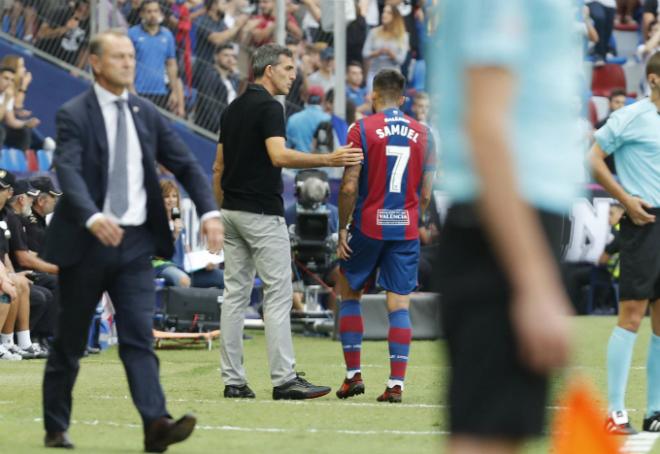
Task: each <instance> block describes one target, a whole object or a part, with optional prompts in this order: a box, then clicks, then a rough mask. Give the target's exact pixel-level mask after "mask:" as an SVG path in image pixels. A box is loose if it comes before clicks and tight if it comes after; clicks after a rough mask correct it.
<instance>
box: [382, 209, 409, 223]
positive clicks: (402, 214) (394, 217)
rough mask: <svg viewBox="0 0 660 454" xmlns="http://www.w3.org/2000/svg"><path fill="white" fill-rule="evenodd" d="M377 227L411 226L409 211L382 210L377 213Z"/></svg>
mask: <svg viewBox="0 0 660 454" xmlns="http://www.w3.org/2000/svg"><path fill="white" fill-rule="evenodd" d="M376 224H377V225H410V216H409V215H408V210H387V209H380V210H378V211H377V212H376Z"/></svg>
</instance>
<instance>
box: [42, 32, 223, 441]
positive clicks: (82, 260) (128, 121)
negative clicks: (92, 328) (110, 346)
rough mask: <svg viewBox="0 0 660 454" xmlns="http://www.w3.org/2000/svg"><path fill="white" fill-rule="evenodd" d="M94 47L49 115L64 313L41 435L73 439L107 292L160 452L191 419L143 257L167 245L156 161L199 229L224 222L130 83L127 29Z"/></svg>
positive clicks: (171, 135)
mask: <svg viewBox="0 0 660 454" xmlns="http://www.w3.org/2000/svg"><path fill="white" fill-rule="evenodd" d="M89 47H90V49H89V52H90V59H89V60H90V61H89V63H90V66H91V67H92V70H93V73H94V79H95V83H94V85H93V86H92V87H91V88H90V89H88V90H87V91H85V92H84V93H82V94H80V95H79V96H77V97H75V98H73V99H72V100H70V101H68V102H67V103H65V104H64V105H63V106H62V107H61V108H60V109H59V110H58V112H57V116H56V126H57V138H58V144H57V145H58V146H57V150H56V151H55V159H54V167H55V168H56V171H57V179H58V181H59V183H60V186H61V188H62V192H63V195H62V198H61V199H60V202H59V203H58V204H57V206H56V208H55V213H54V214H53V218H52V221H51V223H50V225H49V227H48V230H47V231H46V243H45V247H44V259H45V260H48V261H49V262H51V263H54V264H56V265H57V266H59V271H60V272H59V284H60V296H61V311H60V318H59V320H58V329H57V330H56V333H57V334H56V336H55V340H54V342H53V347H52V349H51V352H50V355H49V357H48V362H47V364H46V371H45V376H44V382H43V409H44V426H45V429H46V437H45V445H46V447H52V448H72V447H73V443H72V441H71V439H70V438H69V435H68V433H67V430H68V428H69V425H70V422H71V421H70V418H71V410H72V403H73V402H72V394H73V386H74V384H75V381H76V377H77V375H78V371H79V369H80V364H79V360H80V358H81V357H82V355H83V352H84V351H85V345H86V344H87V334H88V330H89V325H90V323H91V321H92V316H93V315H94V311H95V309H96V305H97V303H98V301H99V300H100V298H101V295H102V294H103V292H105V291H107V292H108V293H109V295H110V298H111V299H112V303H113V306H114V308H115V311H116V320H117V330H118V336H119V357H120V359H121V361H122V363H123V365H124V368H125V370H126V376H127V379H128V385H129V388H130V392H131V397H132V399H133V403H134V405H135V407H136V409H137V411H138V412H139V414H140V416H141V418H142V424H143V427H144V450H145V451H146V452H163V451H165V450H166V449H167V447H168V446H169V445H171V444H173V443H177V442H180V441H183V440H185V439H186V438H188V437H189V436H190V434H191V433H192V431H193V430H194V428H195V424H196V418H195V417H194V416H193V415H191V414H187V415H184V416H183V417H182V418H180V419H178V420H174V419H172V417H171V415H170V414H169V412H168V411H167V407H166V403H165V395H164V393H163V389H162V387H161V384H160V378H159V363H158V358H157V357H156V354H155V353H154V351H153V335H152V326H153V319H152V318H153V311H154V301H155V293H154V292H155V290H154V284H153V279H154V272H153V269H152V267H151V260H150V259H151V257H152V256H154V255H158V256H161V257H171V256H172V254H173V252H174V242H173V241H172V232H171V231H170V228H169V225H168V221H167V214H166V212H165V206H164V204H163V197H162V196H161V189H160V185H159V184H158V174H157V168H156V162H158V163H160V164H162V165H163V166H164V167H165V168H167V169H168V170H169V171H171V172H172V173H173V174H174V175H175V176H176V178H177V179H178V180H179V181H180V182H181V183H182V184H183V186H184V187H185V189H186V191H187V192H188V194H189V195H190V198H191V199H192V200H193V202H194V203H195V205H196V207H197V212H198V213H200V214H201V219H200V224H201V232H202V235H208V234H210V233H212V232H213V231H215V230H220V229H221V228H222V226H221V223H220V213H219V212H218V211H217V210H216V208H215V204H214V203H213V199H212V197H211V188H210V186H209V184H208V183H207V179H206V176H205V175H204V172H203V171H202V169H201V167H200V166H199V164H198V163H197V161H195V158H194V157H193V155H192V153H191V152H190V150H189V149H188V148H187V147H186V146H185V145H184V144H183V142H182V141H181V139H180V138H179V137H178V136H177V135H176V133H175V132H174V131H173V129H172V127H171V126H170V125H169V123H168V122H167V121H166V120H165V119H164V118H163V117H162V116H161V115H160V113H158V111H157V110H156V108H155V106H154V105H153V104H151V103H150V102H149V101H147V100H144V99H142V98H140V97H139V96H134V95H132V94H130V93H129V91H128V89H129V88H130V86H131V84H132V83H133V80H134V78H135V49H134V47H133V44H132V42H131V40H130V39H129V37H128V35H127V34H126V33H125V32H123V31H121V30H108V31H105V32H103V33H99V34H98V35H95V36H94V37H93V38H92V39H91V41H90V45H89ZM81 283H84V285H81Z"/></svg>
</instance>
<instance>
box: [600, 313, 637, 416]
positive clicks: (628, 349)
mask: <svg viewBox="0 0 660 454" xmlns="http://www.w3.org/2000/svg"><path fill="white" fill-rule="evenodd" d="M636 338H637V333H633V332H631V331H628V330H627V329H623V328H621V327H619V326H616V327H614V330H613V331H612V334H611V335H610V341H609V343H608V344H607V401H608V412H610V413H611V412H613V411H621V410H625V409H626V407H625V403H624V398H625V395H626V385H627V384H628V372H629V371H630V363H631V361H632V354H633V347H634V346H635V339H636Z"/></svg>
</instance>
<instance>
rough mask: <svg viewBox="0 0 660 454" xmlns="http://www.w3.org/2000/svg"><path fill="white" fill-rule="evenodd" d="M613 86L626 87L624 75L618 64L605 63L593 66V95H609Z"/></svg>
mask: <svg viewBox="0 0 660 454" xmlns="http://www.w3.org/2000/svg"><path fill="white" fill-rule="evenodd" d="M615 88H623V89H625V88H626V75H625V73H624V72H623V68H622V67H621V66H620V65H613V64H607V65H605V66H602V67H600V68H594V72H593V77H592V80H591V91H592V92H593V94H594V96H609V95H610V92H611V91H612V90H613V89H615Z"/></svg>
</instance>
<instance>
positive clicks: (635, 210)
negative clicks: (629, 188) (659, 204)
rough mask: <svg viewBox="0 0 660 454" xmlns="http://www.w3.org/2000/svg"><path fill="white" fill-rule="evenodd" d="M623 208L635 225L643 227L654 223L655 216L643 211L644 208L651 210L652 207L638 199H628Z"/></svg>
mask: <svg viewBox="0 0 660 454" xmlns="http://www.w3.org/2000/svg"><path fill="white" fill-rule="evenodd" d="M623 206H624V207H625V208H626V212H627V213H628V216H629V217H630V219H631V220H632V221H633V223H635V225H645V224H650V223H651V222H655V216H654V215H652V214H649V213H647V212H646V210H644V208H653V206H652V205H651V204H650V203H648V202H646V201H644V200H642V199H640V198H639V197H629V198H628V199H626V201H625V202H624V203H623Z"/></svg>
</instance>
